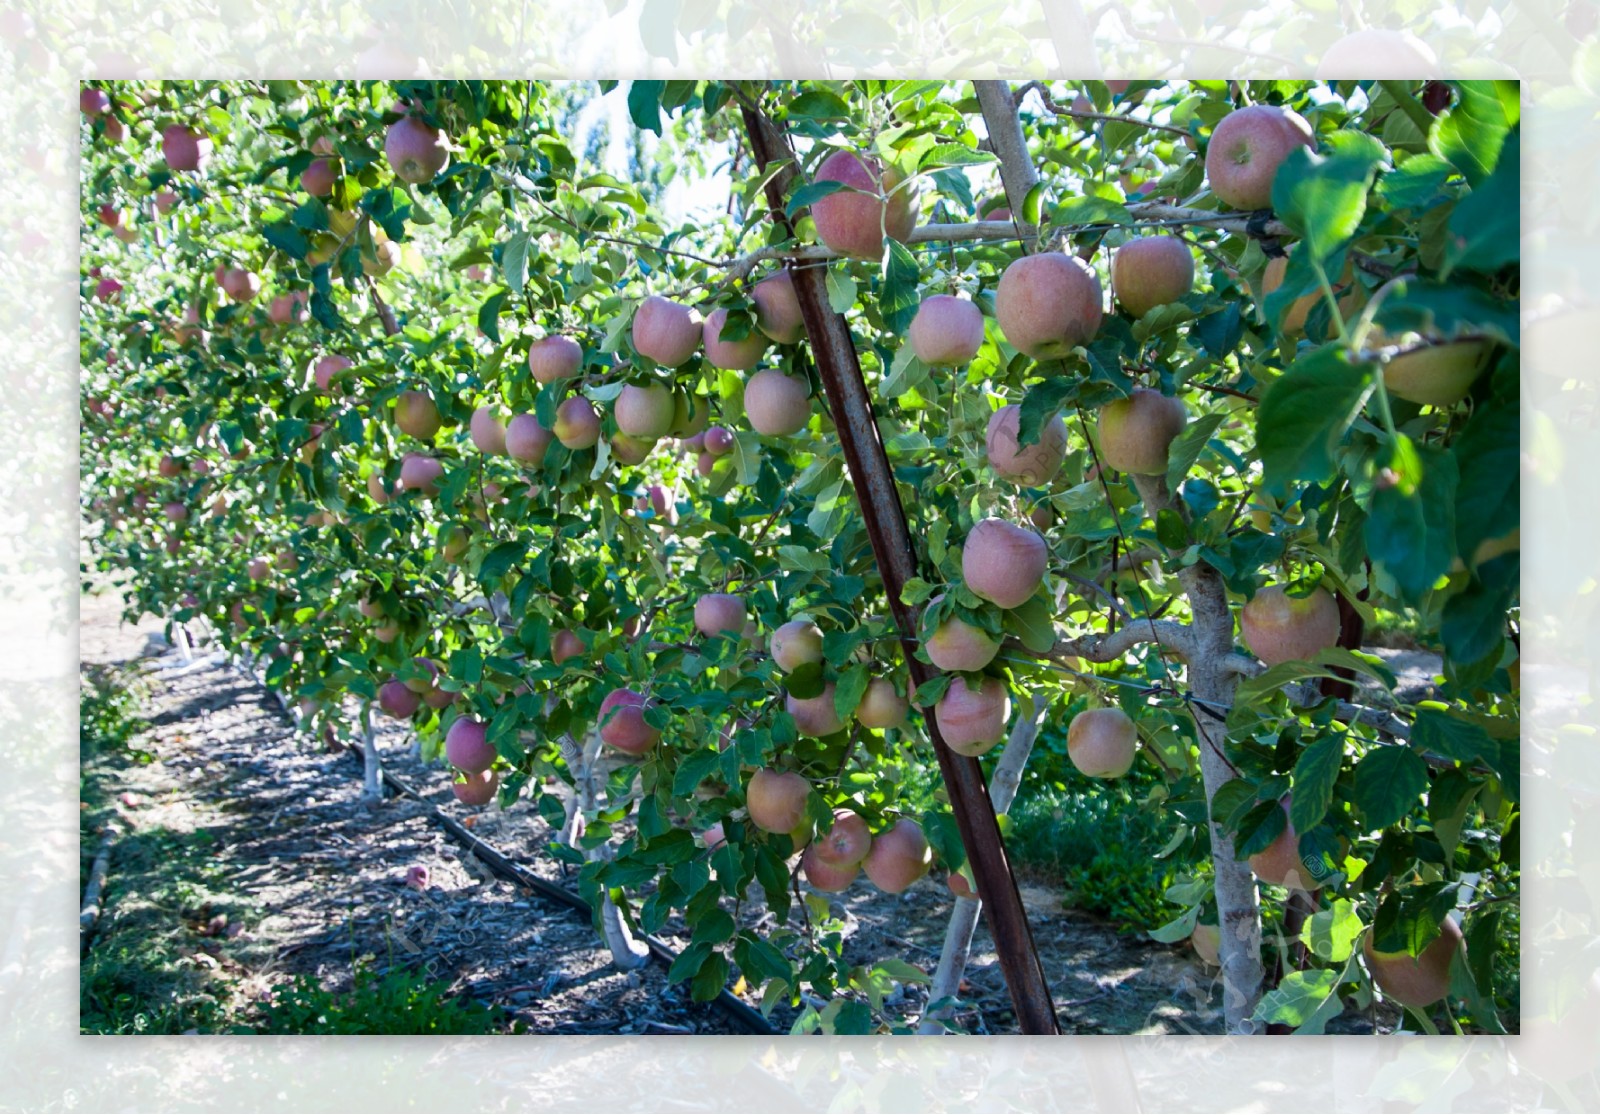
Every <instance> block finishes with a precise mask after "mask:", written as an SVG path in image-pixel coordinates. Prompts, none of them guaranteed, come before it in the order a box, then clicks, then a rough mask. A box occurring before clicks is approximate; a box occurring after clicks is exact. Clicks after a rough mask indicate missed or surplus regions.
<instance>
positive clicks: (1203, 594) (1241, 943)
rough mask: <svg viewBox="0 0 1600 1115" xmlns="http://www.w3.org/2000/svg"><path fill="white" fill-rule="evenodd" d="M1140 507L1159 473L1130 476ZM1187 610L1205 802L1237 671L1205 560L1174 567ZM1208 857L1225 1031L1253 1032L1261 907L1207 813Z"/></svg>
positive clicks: (1221, 602) (1221, 777)
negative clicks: (1190, 620) (1190, 618)
mask: <svg viewBox="0 0 1600 1115" xmlns="http://www.w3.org/2000/svg"><path fill="white" fill-rule="evenodd" d="M1134 483H1135V486H1136V487H1137V488H1138V489H1139V496H1140V498H1141V499H1142V500H1143V501H1144V505H1145V511H1146V513H1147V514H1148V515H1150V517H1151V518H1154V517H1155V515H1156V513H1157V512H1158V511H1160V510H1161V509H1162V508H1164V507H1169V506H1171V504H1172V502H1173V500H1172V493H1171V492H1170V491H1169V490H1168V489H1167V485H1166V480H1165V478H1164V477H1145V476H1140V477H1134ZM1178 579H1179V581H1180V582H1181V583H1182V584H1183V590H1184V595H1185V596H1187V597H1188V599H1189V610H1190V612H1191V613H1193V616H1194V620H1193V623H1192V625H1191V626H1192V631H1193V639H1194V645H1193V651H1192V653H1191V654H1190V655H1189V658H1188V663H1187V665H1188V686H1189V692H1190V694H1191V695H1192V696H1193V698H1194V703H1192V704H1191V705H1190V711H1191V713H1192V714H1193V717H1194V725H1195V735H1196V736H1197V737H1198V740H1199V746H1200V777H1201V781H1202V782H1203V783H1204V785H1205V791H1206V801H1207V802H1208V803H1209V802H1210V801H1211V800H1212V799H1213V798H1214V797H1215V796H1216V793H1217V791H1218V790H1220V789H1221V788H1222V786H1223V785H1224V784H1225V783H1226V782H1228V781H1229V780H1230V779H1231V778H1232V777H1233V770H1232V768H1231V766H1230V765H1229V763H1228V760H1227V759H1226V757H1225V756H1224V753H1223V746H1224V743H1225V740H1226V737H1227V734H1228V732H1227V725H1226V724H1225V723H1224V721H1225V720H1226V717H1227V708H1228V706H1229V705H1230V704H1232V702H1233V692H1234V688H1235V686H1236V684H1237V681H1238V678H1237V676H1236V675H1235V674H1234V672H1233V671H1232V669H1230V663H1229V659H1230V658H1231V656H1232V655H1233V612H1232V611H1231V610H1230V609H1229V607H1228V590H1227V586H1225V585H1224V584H1223V583H1222V576H1221V574H1219V573H1218V572H1217V571H1216V570H1215V569H1213V568H1212V567H1211V566H1209V565H1206V564H1205V563H1203V562H1202V563H1197V564H1195V565H1191V566H1189V567H1187V568H1186V569H1184V570H1182V571H1181V572H1180V573H1179V574H1178ZM1210 828H1211V865H1212V870H1213V872H1214V874H1215V883H1214V886H1215V892H1216V897H1217V924H1218V927H1219V929H1220V930H1221V940H1220V942H1219V944H1218V949H1217V951H1218V954H1219V955H1218V959H1219V960H1220V961H1221V962H1222V1000H1223V1002H1222V1007H1223V1016H1224V1020H1225V1024H1226V1026H1227V1032H1228V1033H1230V1034H1253V1033H1255V1032H1256V1025H1255V1023H1254V1022H1252V1021H1251V1020H1250V1016H1251V1015H1252V1014H1254V1013H1255V1009H1256V1003H1257V1002H1258V1001H1259V1000H1260V998H1261V982H1262V979H1263V977H1264V975H1265V972H1264V970H1263V968H1262V966H1261V907H1260V904H1259V901H1258V898H1257V894H1256V877H1255V874H1254V873H1253V872H1252V871H1251V870H1250V865H1249V864H1248V863H1245V862H1242V861H1240V860H1238V859H1235V858H1234V851H1233V837H1231V836H1229V835H1228V833H1227V832H1226V831H1224V830H1223V828H1222V826H1221V825H1220V824H1218V823H1217V820H1216V818H1215V817H1213V818H1211V822H1210Z"/></svg>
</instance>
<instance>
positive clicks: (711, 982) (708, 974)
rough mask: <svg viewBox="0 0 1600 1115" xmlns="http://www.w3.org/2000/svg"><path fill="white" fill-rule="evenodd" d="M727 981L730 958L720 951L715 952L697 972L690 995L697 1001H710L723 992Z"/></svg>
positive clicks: (690, 987) (690, 986)
mask: <svg viewBox="0 0 1600 1115" xmlns="http://www.w3.org/2000/svg"><path fill="white" fill-rule="evenodd" d="M727 982H728V958H727V957H725V956H723V955H722V954H721V953H720V952H714V953H712V954H711V955H710V956H708V957H706V961H705V963H704V964H702V965H701V966H700V970H699V971H698V972H696V973H695V975H694V982H693V983H692V984H690V985H689V994H690V997H691V998H693V999H694V1001H695V1002H697V1003H709V1002H711V1001H712V1000H713V999H715V998H716V997H717V996H718V995H721V994H722V989H723V987H724V986H725V985H726V984H727Z"/></svg>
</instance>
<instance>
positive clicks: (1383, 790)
mask: <svg viewBox="0 0 1600 1115" xmlns="http://www.w3.org/2000/svg"><path fill="white" fill-rule="evenodd" d="M1427 788H1428V764H1427V763H1425V762H1423V761H1422V757H1421V756H1420V755H1418V754H1416V753H1415V752H1413V751H1411V750H1410V749H1409V748H1405V747H1389V746H1378V747H1374V748H1373V749H1372V750H1371V751H1368V752H1367V753H1366V754H1365V755H1363V756H1362V757H1361V761H1360V762H1358V763H1357V764H1356V772H1355V787H1354V800H1355V804H1356V808H1358V809H1360V810H1361V813H1362V815H1363V816H1364V817H1365V818H1366V823H1367V825H1368V827H1370V828H1375V829H1381V828H1388V827H1389V826H1390V825H1392V824H1394V823H1396V822H1397V821H1399V820H1400V819H1401V818H1402V817H1404V816H1405V815H1406V814H1408V813H1409V812H1411V810H1412V808H1413V807H1414V806H1415V805H1416V804H1417V801H1418V799H1419V798H1421V797H1422V792H1423V791H1424V790H1426V789H1427Z"/></svg>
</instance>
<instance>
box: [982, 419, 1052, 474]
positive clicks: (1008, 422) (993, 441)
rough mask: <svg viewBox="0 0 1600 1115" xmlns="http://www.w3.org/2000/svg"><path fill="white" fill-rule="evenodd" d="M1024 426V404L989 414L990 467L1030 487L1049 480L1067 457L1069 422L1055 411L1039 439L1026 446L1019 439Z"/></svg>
mask: <svg viewBox="0 0 1600 1115" xmlns="http://www.w3.org/2000/svg"><path fill="white" fill-rule="evenodd" d="M1021 429H1022V408H1021V407H1020V406H1017V405H1016V404H1015V403H1013V404H1011V405H1010V406H1003V407H1001V408H1000V409H999V410H997V411H995V412H994V413H993V414H992V415H990V416H989V428H988V436H987V439H986V446H987V450H988V457H989V467H990V468H992V469H994V470H995V472H997V473H999V474H1000V475H1001V476H1002V477H1004V478H1005V479H1007V480H1012V481H1015V482H1016V483H1018V484H1023V485H1026V486H1028V487H1037V486H1041V485H1044V484H1048V483H1049V482H1050V480H1051V479H1052V478H1053V477H1054V476H1055V474H1056V473H1057V472H1059V471H1061V464H1062V462H1063V461H1065V460H1066V457H1067V424H1066V423H1065V422H1063V421H1062V420H1061V416H1060V415H1056V416H1055V417H1054V418H1051V419H1050V421H1049V422H1047V423H1045V425H1044V428H1043V429H1042V430H1040V431H1039V440H1038V441H1036V442H1034V443H1033V444H1032V445H1030V446H1027V447H1026V448H1023V447H1022V446H1021V444H1020V443H1019V438H1020V436H1021Z"/></svg>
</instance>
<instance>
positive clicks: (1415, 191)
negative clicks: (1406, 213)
mask: <svg viewBox="0 0 1600 1115" xmlns="http://www.w3.org/2000/svg"><path fill="white" fill-rule="evenodd" d="M1396 115H1398V114H1396ZM1454 173H1455V168H1454V167H1453V166H1451V165H1450V164H1449V163H1447V162H1445V161H1444V160H1443V159H1441V158H1439V157H1438V156H1437V155H1413V156H1412V157H1411V158H1409V159H1406V160H1405V161H1403V162H1402V163H1400V165H1399V166H1397V167H1395V169H1393V170H1391V171H1390V172H1389V173H1388V174H1385V175H1384V176H1383V177H1382V178H1381V179H1380V180H1379V181H1378V196H1379V197H1381V198H1383V199H1384V200H1385V201H1386V202H1388V203H1389V204H1390V205H1391V206H1393V207H1394V208H1396V209H1422V208H1424V207H1426V206H1428V205H1430V204H1432V203H1434V202H1436V201H1438V200H1439V198H1441V197H1442V196H1444V185H1445V183H1446V182H1447V181H1449V179H1450V176H1451V175H1452V174H1454Z"/></svg>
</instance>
